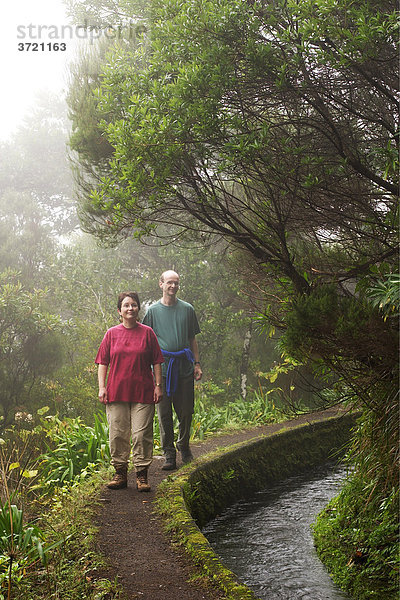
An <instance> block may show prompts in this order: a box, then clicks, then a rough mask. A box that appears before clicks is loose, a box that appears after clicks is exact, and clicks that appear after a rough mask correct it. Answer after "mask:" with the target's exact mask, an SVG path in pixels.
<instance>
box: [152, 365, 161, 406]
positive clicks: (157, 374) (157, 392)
mask: <svg viewBox="0 0 400 600" xmlns="http://www.w3.org/2000/svg"><path fill="white" fill-rule="evenodd" d="M153 370H154V379H155V386H154V404H158V403H159V402H161V400H162V397H163V389H162V370H161V365H154V366H153Z"/></svg>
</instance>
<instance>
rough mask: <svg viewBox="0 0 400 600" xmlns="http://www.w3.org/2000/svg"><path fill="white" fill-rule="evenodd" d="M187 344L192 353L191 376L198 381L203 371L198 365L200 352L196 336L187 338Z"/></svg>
mask: <svg viewBox="0 0 400 600" xmlns="http://www.w3.org/2000/svg"><path fill="white" fill-rule="evenodd" d="M189 345H190V349H191V351H192V353H193V356H194V373H193V377H194V378H195V380H196V381H200V379H201V378H202V376H203V371H202V370H201V365H200V353H199V346H198V344H197V340H196V338H195V337H194V338H192V339H191V340H189Z"/></svg>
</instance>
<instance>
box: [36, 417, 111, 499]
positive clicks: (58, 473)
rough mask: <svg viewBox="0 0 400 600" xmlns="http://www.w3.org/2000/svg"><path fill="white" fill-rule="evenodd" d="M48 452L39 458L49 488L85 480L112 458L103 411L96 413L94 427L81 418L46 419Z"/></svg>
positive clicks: (44, 480) (42, 476)
mask: <svg viewBox="0 0 400 600" xmlns="http://www.w3.org/2000/svg"><path fill="white" fill-rule="evenodd" d="M45 428H46V433H47V438H48V440H49V441H48V442H47V443H46V446H47V452H45V453H44V454H43V455H42V456H41V457H40V458H41V462H40V468H41V478H42V480H43V482H44V483H45V484H46V485H47V486H48V487H50V488H51V487H54V486H60V485H63V484H65V483H67V482H70V481H74V480H75V479H77V478H78V479H79V478H80V479H82V478H84V477H86V476H87V475H88V474H90V473H92V472H93V471H94V470H96V468H97V467H98V466H99V465H102V464H104V463H105V462H107V461H108V460H109V458H110V451H109V445H108V426H107V422H106V419H105V416H104V414H101V415H95V419H94V427H89V426H88V425H84V424H83V423H82V421H81V420H80V419H79V418H76V419H69V418H68V419H64V420H63V421H61V420H60V419H59V418H58V417H56V416H51V417H48V418H47V422H46V425H45Z"/></svg>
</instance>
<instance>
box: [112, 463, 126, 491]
mask: <svg viewBox="0 0 400 600" xmlns="http://www.w3.org/2000/svg"><path fill="white" fill-rule="evenodd" d="M127 473H128V467H117V468H116V469H115V475H114V477H113V478H112V479H111V481H110V483H108V484H107V487H108V488H110V490H122V489H123V488H126V487H127V485H128V478H127Z"/></svg>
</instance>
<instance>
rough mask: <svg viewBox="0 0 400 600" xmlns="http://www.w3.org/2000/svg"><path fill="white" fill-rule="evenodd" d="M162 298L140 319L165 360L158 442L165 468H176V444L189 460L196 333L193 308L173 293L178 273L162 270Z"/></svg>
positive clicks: (196, 369) (185, 460) (199, 373)
mask: <svg viewBox="0 0 400 600" xmlns="http://www.w3.org/2000/svg"><path fill="white" fill-rule="evenodd" d="M159 285H160V288H161V290H162V298H161V300H159V301H158V302H156V303H155V304H153V305H152V306H150V307H149V309H148V310H147V313H146V316H145V317H144V319H143V324H144V325H149V326H150V327H151V328H152V329H153V331H154V332H155V334H156V336H157V338H158V343H159V344H160V347H161V351H162V353H163V355H164V359H165V363H164V364H163V365H162V370H163V400H162V402H160V404H158V405H157V413H158V421H159V425H160V436H161V446H162V449H163V452H164V457H165V463H164V465H163V467H162V469H163V470H165V471H172V470H173V469H176V448H177V449H178V450H179V451H180V453H181V458H182V462H183V463H188V462H190V461H191V460H193V455H192V453H191V450H190V447H189V439H190V426H191V423H192V414H193V410H194V380H196V381H199V380H200V379H201V377H202V375H203V373H202V370H201V365H200V359H199V348H198V345H197V341H196V337H195V336H196V335H197V334H198V333H200V327H199V324H198V321H197V317H196V313H195V311H194V308H193V306H192V305H191V304H189V303H188V302H184V301H183V300H180V299H179V298H177V297H176V295H177V292H178V290H179V275H178V273H175V271H165V272H164V273H163V274H162V275H161V277H160V281H159ZM172 407H173V408H174V410H175V413H176V415H177V417H178V422H179V433H178V440H177V442H176V447H175V443H174V426H173V413H172Z"/></svg>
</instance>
